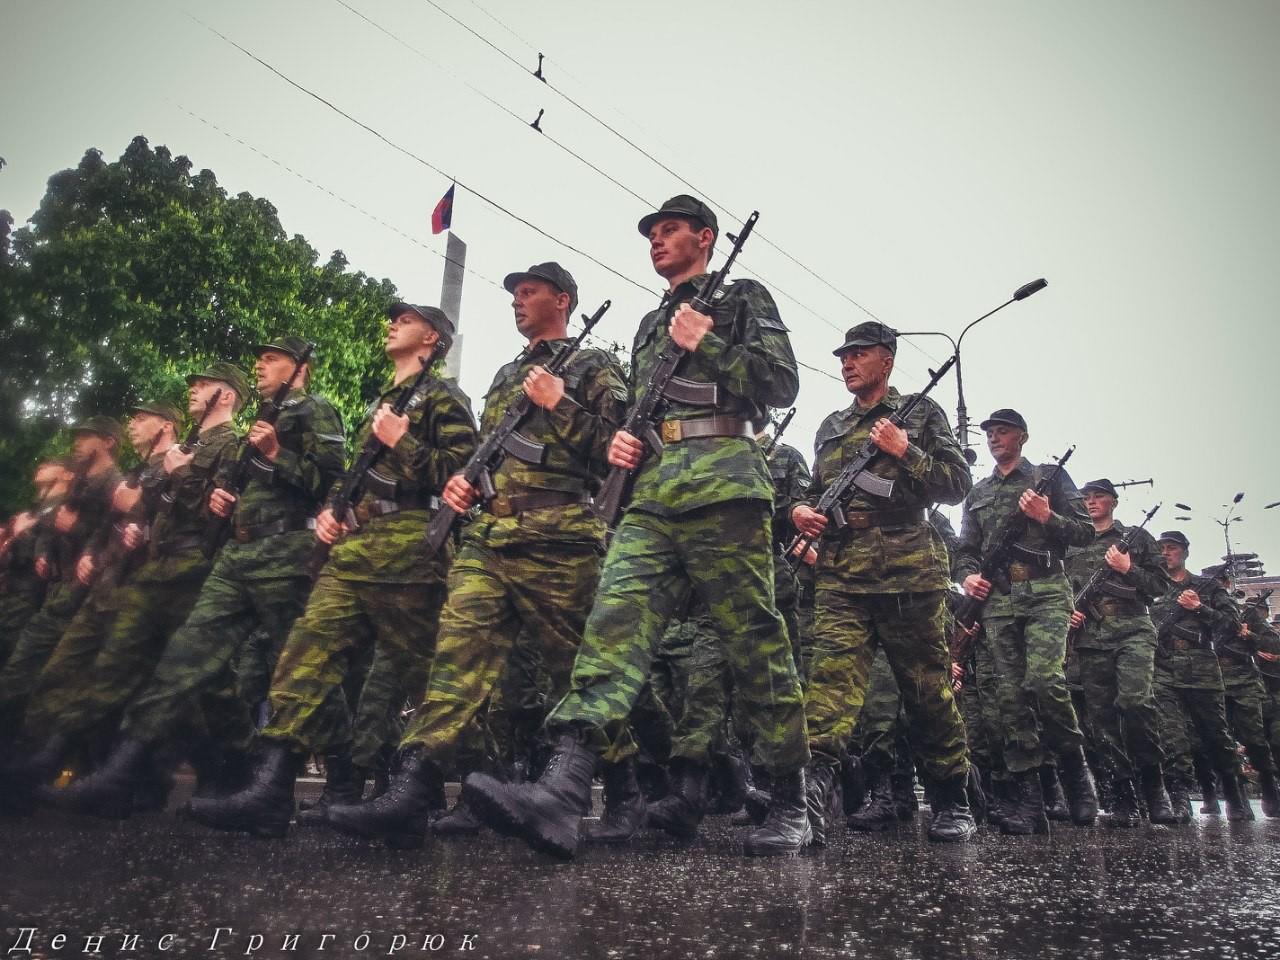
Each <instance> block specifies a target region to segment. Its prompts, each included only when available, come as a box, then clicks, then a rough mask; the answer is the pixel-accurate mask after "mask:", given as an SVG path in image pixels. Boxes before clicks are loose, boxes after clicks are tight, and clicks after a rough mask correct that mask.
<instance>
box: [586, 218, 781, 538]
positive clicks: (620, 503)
mask: <svg viewBox="0 0 1280 960" xmlns="http://www.w3.org/2000/svg"><path fill="white" fill-rule="evenodd" d="M759 219H760V212H759V211H758V210H756V211H752V214H751V216H749V217H748V218H747V222H746V223H744V224H743V225H742V230H741V232H740V233H739V234H738V235H737V236H736V237H735V236H734V235H733V234H731V233H726V234H725V236H727V237H728V238H729V239H730V240H732V241H733V249H732V250H730V251H729V256H728V258H727V259H726V260H725V262H724V265H723V266H721V267H720V269H719V270H717V271H716V272H715V273H714V274H713V275H712V277H711V279H710V280H708V281H707V282H706V284H705V285H704V286H703V288H702V289H701V290H699V291H698V294H697V295H696V296H695V297H694V298H693V300H691V301H690V303H689V306H690V307H692V308H693V309H694V310H696V311H698V312H699V313H710V312H711V305H712V303H713V301H714V300H715V296H716V294H717V293H719V292H720V288H721V287H723V286H724V282H725V280H726V279H728V276H729V270H730V269H731V268H732V267H733V262H734V261H735V260H737V259H738V254H739V253H740V252H741V251H742V247H743V245H744V244H745V243H746V242H747V237H749V236H751V231H752V230H753V229H754V228H755V225H756V221H757V220H759ZM688 353H689V351H688V350H686V349H684V348H683V347H681V346H679V345H677V344H676V342H675V341H674V340H670V339H668V341H667V344H666V346H665V347H663V348H662V352H661V353H660V354H659V355H658V363H657V365H656V366H655V367H654V368H653V372H652V373H651V374H650V375H649V382H648V383H647V384H646V385H645V389H644V396H643V397H641V398H640V400H639V401H638V402H637V403H636V405H635V406H634V407H632V408H631V413H630V414H628V416H627V421H626V423H624V424H623V425H622V429H623V430H624V431H625V432H626V433H629V434H631V435H632V436H633V437H636V438H638V439H639V440H640V441H641V442H642V443H643V444H644V453H643V454H642V455H641V458H640V459H641V462H642V463H643V461H644V459H645V458H647V457H648V456H649V454H651V453H656V454H658V455H659V456H661V454H662V438H661V437H659V436H658V429H657V426H658V423H659V421H661V420H662V414H663V411H664V410H665V409H666V406H667V388H668V386H670V385H671V381H672V380H673V379H675V373H676V368H677V367H679V366H680V363H681V361H683V360H684V358H685V356H687V355H688ZM694 386H701V385H700V384H695V385H694ZM638 469H639V467H637V468H636V470H638ZM636 470H632V469H630V468H628V467H617V466H615V467H610V468H609V475H608V476H607V477H605V480H604V483H603V484H602V485H601V487H600V492H599V494H598V495H597V496H596V499H595V512H596V516H598V517H599V518H600V519H601V520H603V521H604V522H605V523H606V524H607V525H608V526H610V527H612V526H614V525H615V524H616V523H617V522H618V516H619V515H620V514H621V513H622V508H623V507H624V506H625V505H626V501H627V500H629V499H630V498H631V485H632V483H633V481H634V479H635V474H636Z"/></svg>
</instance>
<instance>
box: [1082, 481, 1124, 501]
mask: <svg viewBox="0 0 1280 960" xmlns="http://www.w3.org/2000/svg"><path fill="white" fill-rule="evenodd" d="M1090 490H1096V491H1098V493H1106V494H1109V495H1111V496H1113V497H1115V498H1116V499H1117V500H1118V499H1120V494H1118V493H1116V485H1115V484H1114V483H1112V482H1111V481H1110V480H1108V479H1107V478H1106V477H1103V478H1102V479H1101V480H1090V481H1089V482H1088V483H1086V484H1085V485H1084V486H1083V487H1081V488H1080V492H1081V493H1088V492H1089V491H1090Z"/></svg>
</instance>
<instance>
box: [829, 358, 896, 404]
mask: <svg viewBox="0 0 1280 960" xmlns="http://www.w3.org/2000/svg"><path fill="white" fill-rule="evenodd" d="M892 369H893V354H891V353H890V352H889V351H888V350H886V349H885V348H884V347H881V346H871V347H850V348H849V349H848V350H846V351H844V353H842V354H840V373H841V374H843V376H844V385H845V387H846V388H847V389H848V391H849V392H850V393H853V394H857V395H858V396H865V395H866V394H869V393H874V392H876V391H878V390H880V389H881V388H882V387H883V386H884V385H885V384H886V383H887V382H888V380H889V371H890V370H892Z"/></svg>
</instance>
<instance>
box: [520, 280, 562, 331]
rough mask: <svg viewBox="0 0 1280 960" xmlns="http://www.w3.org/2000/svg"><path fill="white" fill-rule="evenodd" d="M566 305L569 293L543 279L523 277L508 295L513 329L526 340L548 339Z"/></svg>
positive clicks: (557, 327) (557, 328) (557, 326)
mask: <svg viewBox="0 0 1280 960" xmlns="http://www.w3.org/2000/svg"><path fill="white" fill-rule="evenodd" d="M568 307H569V295H568V294H567V293H561V292H560V291H559V290H557V289H556V288H555V287H554V286H552V285H551V284H549V283H547V281H545V280H522V281H521V282H520V283H517V284H516V289H515V293H513V294H512V295H511V309H512V310H514V311H515V315H516V329H517V330H519V331H520V333H521V335H522V336H523V337H524V338H525V339H526V340H529V341H533V340H540V339H549V338H550V336H551V334H552V332H553V331H554V332H555V333H557V334H558V333H559V332H560V329H559V328H560V325H561V323H562V322H563V321H564V319H565V310H566V309H568Z"/></svg>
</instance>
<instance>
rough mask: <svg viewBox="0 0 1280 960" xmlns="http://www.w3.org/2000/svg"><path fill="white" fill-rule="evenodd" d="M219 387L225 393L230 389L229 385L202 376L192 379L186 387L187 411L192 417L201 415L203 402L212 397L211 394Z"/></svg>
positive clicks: (205, 402) (202, 413) (203, 406)
mask: <svg viewBox="0 0 1280 960" xmlns="http://www.w3.org/2000/svg"><path fill="white" fill-rule="evenodd" d="M219 388H222V389H223V391H224V392H226V393H229V392H230V391H231V388H230V387H228V386H227V385H226V384H225V383H222V382H220V381H218V380H205V379H203V378H200V379H196V380H192V381H191V386H189V387H187V412H188V413H189V414H191V415H192V416H193V417H201V416H203V415H204V408H205V404H207V403H208V402H209V400H210V399H212V397H213V394H214V393H215V391H217V390H218V389H219Z"/></svg>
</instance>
